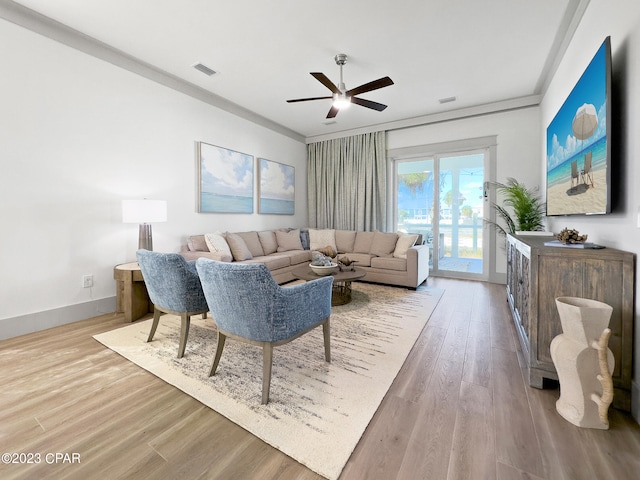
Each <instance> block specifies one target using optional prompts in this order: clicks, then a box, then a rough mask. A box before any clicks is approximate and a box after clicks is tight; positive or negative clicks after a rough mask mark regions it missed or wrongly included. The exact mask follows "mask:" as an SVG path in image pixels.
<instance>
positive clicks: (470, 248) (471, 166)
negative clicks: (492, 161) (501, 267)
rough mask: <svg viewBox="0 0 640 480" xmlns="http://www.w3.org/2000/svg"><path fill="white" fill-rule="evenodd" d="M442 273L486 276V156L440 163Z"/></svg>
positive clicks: (439, 267) (457, 157)
mask: <svg viewBox="0 0 640 480" xmlns="http://www.w3.org/2000/svg"><path fill="white" fill-rule="evenodd" d="M439 172H440V181H439V186H440V191H439V197H438V198H439V207H440V215H439V222H438V232H439V240H440V242H441V246H440V249H441V250H440V258H439V259H438V262H437V265H438V269H439V270H447V271H451V272H468V273H480V274H481V273H482V271H483V268H482V233H483V229H482V224H483V222H482V217H483V203H484V202H483V196H482V193H483V183H484V154H473V155H461V156H455V157H443V158H440V159H439Z"/></svg>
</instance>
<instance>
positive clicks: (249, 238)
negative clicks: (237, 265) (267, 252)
mask: <svg viewBox="0 0 640 480" xmlns="http://www.w3.org/2000/svg"><path fill="white" fill-rule="evenodd" d="M238 235H239V236H240V237H242V239H243V240H244V243H246V244H247V248H248V249H249V251H250V252H251V255H253V256H254V257H262V256H263V255H264V250H263V248H262V244H261V243H260V239H259V238H258V232H238Z"/></svg>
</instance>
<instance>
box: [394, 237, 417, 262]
mask: <svg viewBox="0 0 640 480" xmlns="http://www.w3.org/2000/svg"><path fill="white" fill-rule="evenodd" d="M416 240H418V235H407V234H404V233H403V234H400V236H398V242H397V243H396V249H395V250H394V251H393V256H394V257H396V258H407V250H409V249H410V248H411V247H413V246H414V245H415V244H416Z"/></svg>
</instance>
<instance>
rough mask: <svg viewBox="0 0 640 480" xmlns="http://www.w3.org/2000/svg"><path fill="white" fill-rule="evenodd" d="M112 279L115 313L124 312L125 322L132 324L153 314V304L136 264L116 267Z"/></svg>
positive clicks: (124, 264)
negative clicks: (114, 284)
mask: <svg viewBox="0 0 640 480" xmlns="http://www.w3.org/2000/svg"><path fill="white" fill-rule="evenodd" d="M113 278H114V280H115V281H116V311H117V312H124V320H125V322H133V321H135V320H137V319H139V318H140V317H143V316H145V315H146V314H147V313H149V312H153V304H152V303H151V300H149V294H148V293H147V287H146V286H145V284H144V278H142V272H141V271H140V266H139V265H138V263H137V262H132V263H123V264H122V265H116V267H115V268H114V269H113Z"/></svg>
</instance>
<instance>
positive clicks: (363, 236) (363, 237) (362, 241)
mask: <svg viewBox="0 0 640 480" xmlns="http://www.w3.org/2000/svg"><path fill="white" fill-rule="evenodd" d="M373 235H374V232H358V233H356V241H355V242H354V244H353V253H369V250H371V244H372V243H373Z"/></svg>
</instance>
